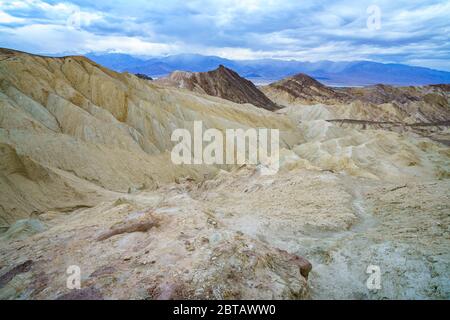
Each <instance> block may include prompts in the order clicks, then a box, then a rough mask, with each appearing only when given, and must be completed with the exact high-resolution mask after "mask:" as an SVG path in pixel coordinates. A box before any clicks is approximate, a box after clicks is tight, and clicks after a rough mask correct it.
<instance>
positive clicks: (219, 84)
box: [157, 66, 280, 111]
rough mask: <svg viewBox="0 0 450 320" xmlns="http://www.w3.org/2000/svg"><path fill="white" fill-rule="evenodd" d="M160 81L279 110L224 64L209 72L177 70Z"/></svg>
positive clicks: (251, 84)
mask: <svg viewBox="0 0 450 320" xmlns="http://www.w3.org/2000/svg"><path fill="white" fill-rule="evenodd" d="M157 82H158V83H161V84H164V85H169V86H173V87H176V88H184V89H188V90H191V91H194V92H198V93H203V94H209V95H211V96H215V97H220V98H224V99H227V100H230V101H233V102H236V103H250V104H253V105H254V106H257V107H260V108H263V109H267V110H271V111H274V110H277V109H279V108H280V107H279V106H277V105H276V104H275V103H273V102H272V100H270V99H269V98H267V97H266V96H265V95H264V93H262V92H261V91H260V90H259V89H258V88H257V87H256V86H255V85H254V84H253V83H252V82H251V81H249V80H247V79H244V78H242V77H241V76H239V74H237V73H236V72H235V71H233V70H231V69H228V68H226V67H224V66H219V67H218V68H217V69H216V70H212V71H208V72H186V71H175V72H172V73H171V74H170V75H169V76H168V77H165V78H161V79H158V80H157Z"/></svg>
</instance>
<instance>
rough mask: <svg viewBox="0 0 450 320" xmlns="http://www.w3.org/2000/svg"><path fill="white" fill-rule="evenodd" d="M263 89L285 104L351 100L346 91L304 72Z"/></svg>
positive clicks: (269, 95) (330, 102) (270, 96)
mask: <svg viewBox="0 0 450 320" xmlns="http://www.w3.org/2000/svg"><path fill="white" fill-rule="evenodd" d="M261 91H262V92H264V93H265V94H266V95H267V96H268V97H269V98H270V99H272V100H273V101H275V102H277V103H279V104H282V105H285V106H287V105H291V104H293V103H303V104H314V103H326V104H332V103H342V102H346V101H349V100H350V97H348V96H347V95H346V94H345V93H340V92H337V91H335V90H333V89H332V88H330V87H327V86H325V85H323V84H322V83H320V82H319V81H317V80H315V79H313V78H311V77H310V76H308V75H306V74H303V73H299V74H297V75H295V76H292V77H289V78H285V79H283V80H280V81H277V82H274V83H271V84H269V85H267V86H263V87H261Z"/></svg>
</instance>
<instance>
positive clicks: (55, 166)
mask: <svg viewBox="0 0 450 320" xmlns="http://www.w3.org/2000/svg"><path fill="white" fill-rule="evenodd" d="M195 120H202V121H203V124H204V126H205V127H215V128H218V129H223V130H224V129H225V128H229V127H236V128H239V127H241V128H248V127H252V126H258V127H267V128H279V129H280V130H281V136H282V143H283V144H286V143H287V144H292V143H293V142H295V141H298V134H296V133H295V132H294V130H293V129H294V128H295V126H294V124H293V123H292V122H291V121H290V120H289V119H287V118H286V117H283V116H280V115H276V114H274V113H271V112H268V111H265V110H261V109H258V108H255V107H254V106H251V105H245V106H243V105H239V104H235V103H232V102H229V101H227V100H222V99H217V98H214V97H210V96H208V95H195V94H193V93H188V92H185V91H180V90H178V89H173V88H167V87H161V86H158V85H156V84H153V82H150V81H147V80H143V79H139V78H138V77H136V76H134V75H131V74H127V73H124V74H120V73H116V72H113V71H111V70H108V69H106V68H103V67H102V66H100V65H98V64H96V63H94V62H92V61H90V60H88V59H86V58H84V57H63V58H49V57H42V56H36V55H29V54H25V53H22V52H18V51H13V50H7V49H1V50H0V158H1V159H2V161H1V165H0V169H1V170H0V186H1V190H2V192H1V193H0V204H1V205H0V227H1V226H8V225H9V224H10V223H12V222H14V221H15V220H17V219H23V218H28V217H30V215H31V214H32V213H33V212H34V213H36V214H39V213H42V212H45V211H46V210H50V209H55V210H58V211H70V210H73V209H75V208H78V207H79V206H90V205H92V204H93V203H97V202H98V201H99V199H101V198H103V197H105V196H107V195H108V194H109V192H127V191H128V190H142V189H155V188H157V187H158V186H160V185H161V184H164V183H167V182H171V181H175V179H176V178H178V177H182V176H191V177H193V178H195V179H204V177H207V176H210V175H211V174H213V173H214V172H215V171H216V170H217V169H216V168H214V167H208V166H203V167H199V166H197V167H195V166H193V167H187V166H175V165H173V164H172V162H171V161H170V153H169V152H170V151H171V149H172V147H173V145H174V144H175V142H172V141H171V140H170V137H171V134H172V131H173V129H175V128H187V129H192V124H193V121H195Z"/></svg>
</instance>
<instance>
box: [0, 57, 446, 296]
mask: <svg viewBox="0 0 450 320" xmlns="http://www.w3.org/2000/svg"><path fill="white" fill-rule="evenodd" d="M0 90H1V91H0V108H1V109H0V144H1V148H0V157H1V162H0V163H1V166H0V189H1V193H0V219H1V220H0V221H1V226H2V229H3V230H2V231H3V232H2V233H0V257H1V259H0V297H1V298H8V299H14V298H23V299H26V298H31V299H41V298H51V299H52V298H62V299H76V298H96V299H110V298H124V299H127V298H134V299H169V298H217V299H220V298H244V299H248V298H267V299H273V298H286V299H298V298H309V297H312V298H374V299H377V298H431V297H433V298H448V297H449V296H450V288H449V284H448V281H447V274H448V271H449V269H450V268H449V261H450V258H449V252H450V250H449V249H450V245H449V232H448V230H449V229H448V228H449V221H448V219H449V217H448V211H449V206H450V199H449V193H448V190H449V188H450V186H449V182H448V176H449V170H450V168H449V161H450V151H449V148H448V147H446V146H445V145H443V144H441V143H438V142H436V141H432V140H430V139H429V138H426V137H424V136H423V135H418V134H417V133H416V132H413V131H408V130H399V131H398V132H395V131H387V130H383V129H382V128H381V129H380V128H371V127H369V128H366V129H364V130H361V129H360V128H359V127H358V126H354V125H350V126H342V125H340V124H339V123H336V122H330V121H327V120H330V119H332V117H331V118H330V116H333V117H335V116H336V115H339V112H348V114H349V115H354V114H355V113H354V112H353V111H351V110H358V112H361V114H364V115H372V114H380V115H382V116H384V117H390V116H392V117H394V116H396V115H397V113H392V115H391V113H389V110H391V109H389V108H388V107H386V108H385V109H383V107H380V106H378V105H372V107H371V108H366V107H364V108H362V107H358V106H357V105H355V104H348V105H346V104H345V103H341V104H339V105H309V106H305V105H300V104H295V105H290V106H288V107H287V108H285V109H282V110H280V111H277V112H270V111H267V110H264V109H262V108H258V107H256V106H253V105H250V104H236V103H233V102H230V101H228V100H224V99H220V98H216V97H212V96H210V95H204V94H201V93H195V92H189V91H187V90H180V89H176V88H170V87H166V86H164V85H161V84H155V83H152V82H150V81H147V80H145V79H140V78H138V77H136V76H134V75H130V74H126V73H124V74H119V73H115V72H112V71H110V70H108V69H105V68H103V67H101V66H99V65H97V64H95V63H93V62H91V61H90V60H88V59H86V58H83V57H65V58H46V57H40V56H33V55H29V54H25V53H20V52H16V51H12V50H7V49H2V50H1V52H0ZM361 106H362V105H361ZM364 106H366V105H364ZM349 110H350V111H349ZM338 111H339V112H338ZM357 114H358V113H357ZM196 120H202V121H203V125H204V126H205V127H206V128H218V129H220V130H224V129H226V128H244V129H245V128H250V127H257V128H258V127H264V128H277V129H280V134H281V146H280V147H281V168H280V172H279V173H278V174H276V175H274V176H261V175H260V171H259V169H258V167H255V166H249V165H247V166H242V167H236V166H234V167H233V166H228V167H218V166H186V165H185V166H176V165H173V164H172V163H171V161H170V154H169V152H170V150H171V148H172V146H173V144H174V142H172V141H170V135H171V132H172V131H173V130H174V129H175V128H187V129H192V123H193V121H196ZM439 130H441V133H442V131H443V130H444V131H445V129H439ZM444 133H445V132H444ZM224 169H226V170H224ZM310 263H312V266H313V268H312V270H311V269H310V268H311V265H310ZM369 264H377V265H380V267H381V269H382V270H383V280H382V281H384V282H383V289H382V290H381V291H377V292H372V291H369V290H368V289H367V288H366V286H365V280H366V277H367V275H366V273H365V271H366V267H367V266H368V265H369ZM71 265H77V266H79V267H80V269H81V275H82V281H81V283H82V289H81V290H75V291H74V290H69V289H68V288H67V287H66V280H67V273H66V270H67V267H69V266H71ZM404 288H408V289H407V290H405V289H404Z"/></svg>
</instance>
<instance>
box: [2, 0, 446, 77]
mask: <svg viewBox="0 0 450 320" xmlns="http://www.w3.org/2000/svg"><path fill="white" fill-rule="evenodd" d="M372 5H375V6H376V7H373V6H372ZM378 9H379V11H378ZM378 13H380V15H379V16H380V20H379V21H380V24H377V21H378V20H377V17H378ZM368 22H369V23H368ZM449 35H450V0H441V1H433V0H425V1H423V0H422V1H416V0H408V1H397V0H396V1H394V0H379V1H377V0H373V1H365V0H359V1H355V0H344V1H324V0H323V1H321V0H316V1H302V0H215V1H213V0H211V1H206V0H194V1H188V0H180V1H176V0H175V1H170V0H165V1H162V0H146V1H144V0H135V1H133V0H118V1H114V0H110V1H101V0H97V1H90V0H89V1H88V0H74V1H58V0H0V46H2V47H8V48H13V49H18V50H23V51H27V52H33V53H46V54H69V53H70V54H73V53H78V54H83V53H87V52H105V51H107V52H122V53H130V54H138V55H149V56H158V55H168V54H177V53H200V54H208V55H218V56H222V57H226V58H232V59H257V58H282V59H297V60H304V61H318V60H333V61H342V60H373V61H379V62H398V63H405V64H410V65H419V66H425V67H431V68H436V69H442V70H448V71H450V36H449Z"/></svg>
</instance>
